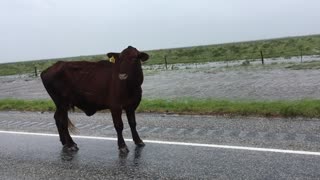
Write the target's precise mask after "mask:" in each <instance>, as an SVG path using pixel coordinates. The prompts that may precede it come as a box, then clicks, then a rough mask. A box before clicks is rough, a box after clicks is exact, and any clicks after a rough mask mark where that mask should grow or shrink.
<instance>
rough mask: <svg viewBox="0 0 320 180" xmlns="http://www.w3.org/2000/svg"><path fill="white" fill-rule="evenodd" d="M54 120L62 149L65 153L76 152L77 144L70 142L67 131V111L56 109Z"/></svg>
mask: <svg viewBox="0 0 320 180" xmlns="http://www.w3.org/2000/svg"><path fill="white" fill-rule="evenodd" d="M54 118H55V120H56V125H57V128H58V131H59V136H60V141H61V143H62V145H63V149H64V150H66V151H77V150H79V148H78V147H77V144H76V143H75V142H74V141H73V140H72V138H71V136H70V134H69V130H68V123H69V118H68V110H66V109H64V108H57V110H56V112H55V115H54Z"/></svg>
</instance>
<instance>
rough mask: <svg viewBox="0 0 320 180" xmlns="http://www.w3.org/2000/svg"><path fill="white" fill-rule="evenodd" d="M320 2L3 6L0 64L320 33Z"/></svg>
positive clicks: (138, 0) (159, 0)
mask: <svg viewBox="0 0 320 180" xmlns="http://www.w3.org/2000/svg"><path fill="white" fill-rule="evenodd" d="M319 7H320V1H319V0H113V1H111V0H0V23H1V25H0V63H3V62H13V61H25V60H35V59H44V58H56V57H68V56H79V55H93V54H105V53H107V52H110V51H121V50H122V49H124V48H126V47H127V46H128V45H132V46H134V47H137V48H138V49H140V50H151V49H163V48H171V47H181V46H183V47H185V46H194V45H206V44H217V43H224V42H234V41H244V40H256V39H266V38H274V37H283V36H296V35H307V34H320V10H319Z"/></svg>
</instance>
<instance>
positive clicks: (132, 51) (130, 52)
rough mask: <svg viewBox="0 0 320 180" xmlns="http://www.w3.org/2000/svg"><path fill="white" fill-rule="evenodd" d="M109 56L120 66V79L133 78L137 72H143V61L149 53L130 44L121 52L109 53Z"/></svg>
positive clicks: (147, 57)
mask: <svg viewBox="0 0 320 180" xmlns="http://www.w3.org/2000/svg"><path fill="white" fill-rule="evenodd" d="M107 56H108V57H109V58H112V59H114V63H115V64H116V65H117V67H119V79H120V80H126V79H133V78H134V77H135V76H137V73H140V72H141V61H142V62H144V61H147V60H148V59H149V55H148V54H147V53H144V52H140V51H138V50H137V49H136V48H134V47H132V46H129V47H127V48H126V49H124V50H123V51H122V52H121V53H108V54H107Z"/></svg>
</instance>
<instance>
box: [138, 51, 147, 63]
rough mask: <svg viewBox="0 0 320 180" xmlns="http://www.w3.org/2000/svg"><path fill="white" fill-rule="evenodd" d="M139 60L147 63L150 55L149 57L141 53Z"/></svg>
mask: <svg viewBox="0 0 320 180" xmlns="http://www.w3.org/2000/svg"><path fill="white" fill-rule="evenodd" d="M138 58H139V59H140V60H141V61H146V60H148V59H149V55H148V54H147V53H144V52H141V53H139V55H138Z"/></svg>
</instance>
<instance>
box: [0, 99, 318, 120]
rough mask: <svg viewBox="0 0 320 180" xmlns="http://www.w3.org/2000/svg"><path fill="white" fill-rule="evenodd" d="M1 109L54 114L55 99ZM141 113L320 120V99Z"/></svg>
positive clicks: (7, 103)
mask: <svg viewBox="0 0 320 180" xmlns="http://www.w3.org/2000/svg"><path fill="white" fill-rule="evenodd" d="M0 110H2V111H6V110H17V111H54V110H55V107H54V104H53V103H52V101H51V100H17V99H2V100H0ZM137 111H138V112H156V113H178V114H200V115H235V116H237V115H239V116H262V117H309V118H319V117H320V100H296V101H230V100H214V99H178V100H164V99H154V100H151V99H149V100H146V99H145V100H143V101H142V102H141V104H140V106H139V108H138V110H137Z"/></svg>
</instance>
